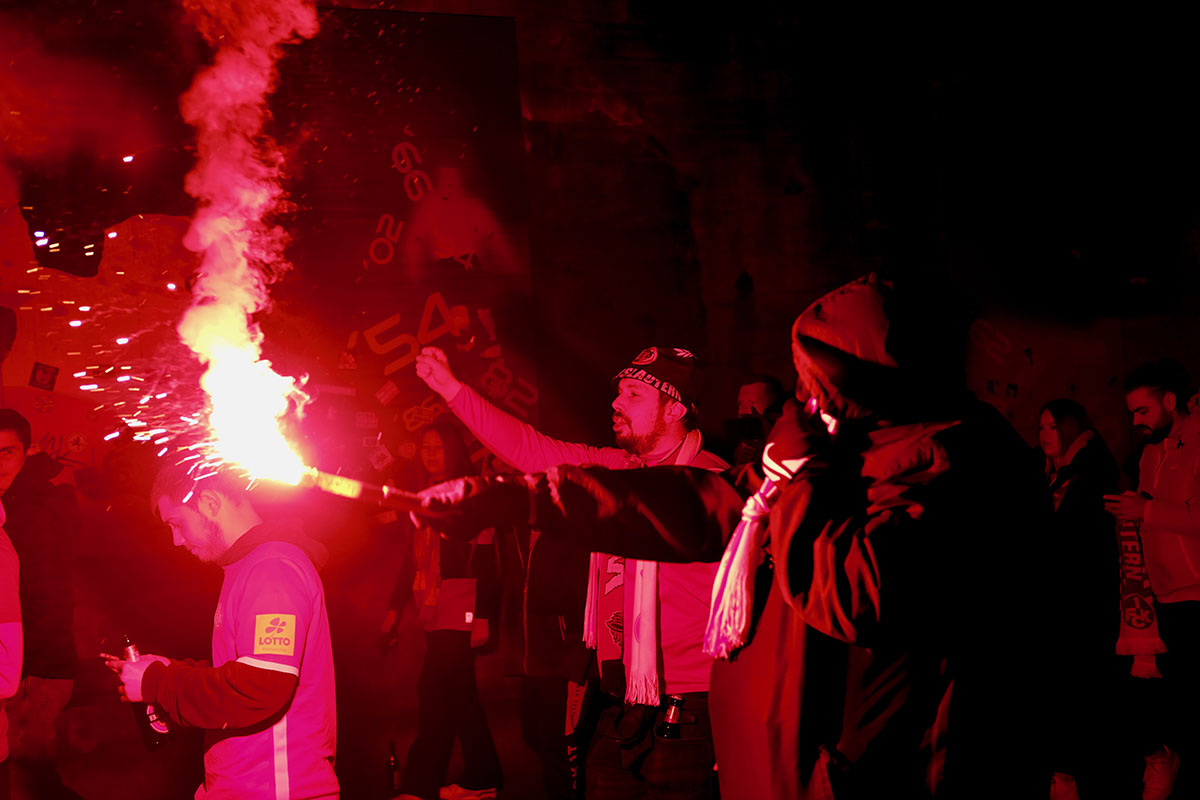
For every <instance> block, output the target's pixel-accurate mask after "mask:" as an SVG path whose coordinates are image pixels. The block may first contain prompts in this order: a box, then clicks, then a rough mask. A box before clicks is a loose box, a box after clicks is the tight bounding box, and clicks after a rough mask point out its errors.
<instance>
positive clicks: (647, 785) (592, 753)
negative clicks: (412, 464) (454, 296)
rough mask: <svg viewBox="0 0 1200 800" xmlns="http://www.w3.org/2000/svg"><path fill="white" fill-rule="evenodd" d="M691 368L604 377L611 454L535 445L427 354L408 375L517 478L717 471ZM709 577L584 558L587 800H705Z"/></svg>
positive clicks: (522, 428)
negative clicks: (594, 684) (591, 678)
mask: <svg viewBox="0 0 1200 800" xmlns="http://www.w3.org/2000/svg"><path fill="white" fill-rule="evenodd" d="M697 366H698V362H697V359H696V357H695V356H694V355H693V354H692V353H690V352H688V351H687V350H684V349H682V348H677V347H647V348H646V349H644V350H642V351H641V353H639V354H638V356H637V357H636V358H634V359H633V362H632V363H631V364H630V365H629V366H628V367H626V368H625V369H623V370H621V371H620V372H618V373H617V374H616V376H614V377H613V383H614V385H615V386H616V390H617V396H616V398H615V399H614V400H613V403H612V408H613V415H612V425H613V433H614V435H615V437H616V441H617V444H618V445H620V447H616V448H614V447H593V446H590V445H585V444H576V443H572V442H563V441H559V440H557V439H552V438H550V437H548V436H545V435H543V434H541V433H539V432H538V431H536V430H534V429H533V427H531V426H530V425H527V424H525V423H524V422H521V421H520V420H517V419H515V418H514V417H512V416H510V415H508V414H506V413H505V412H503V411H501V410H500V409H498V408H496V407H495V406H494V405H492V404H491V403H489V402H487V401H486V400H484V399H483V398H482V397H480V396H479V394H478V393H476V392H475V391H474V390H473V389H471V388H470V387H469V386H466V385H464V384H463V383H461V382H460V381H459V380H458V379H457V378H455V377H454V374H453V372H451V370H450V366H449V363H448V362H447V360H446V355H445V353H443V352H442V351H441V350H439V349H437V348H433V347H427V348H425V349H424V350H422V352H421V354H420V355H419V356H418V357H417V365H416V369H417V375H418V376H419V377H420V378H421V379H423V380H424V381H425V382H426V383H427V384H428V385H429V386H430V388H432V389H433V390H434V391H436V392H437V393H438V394H440V395H441V396H442V397H443V399H445V401H446V405H447V406H448V407H449V409H450V410H451V411H452V412H453V413H454V414H455V415H456V416H457V417H458V418H459V419H460V420H462V422H463V423H464V424H465V425H466V426H467V427H468V428H469V429H470V430H471V432H472V433H473V434H475V436H476V437H478V439H479V440H480V441H481V442H483V444H484V445H485V446H487V448H488V449H490V450H491V451H492V452H493V453H495V454H496V455H497V456H499V457H500V458H502V459H503V460H504V461H506V462H508V463H509V464H511V465H512V466H514V467H516V468H517V469H519V470H521V471H522V472H538V471H543V470H547V469H550V468H552V467H555V466H558V465H559V464H574V465H597V466H603V467H608V468H610V469H632V468H637V467H643V466H655V465H678V466H691V467H699V468H703V469H707V470H717V471H719V470H723V469H726V468H728V466H729V465H728V464H726V463H725V462H724V461H722V460H721V459H720V458H718V457H717V456H715V455H713V454H712V453H710V452H708V451H706V450H704V449H703V447H704V440H703V438H702V437H701V435H700V431H699V430H698V428H697V426H696V405H695V398H696V370H697ZM715 575H716V565H715V564H711V563H708V564H659V563H656V562H654V561H647V560H639V559H632V558H631V559H625V558H623V557H621V556H616V555H608V554H604V553H597V552H593V553H592V554H591V564H590V569H589V579H588V586H587V594H586V602H585V611H584V640H585V642H586V643H587V644H588V646H589V647H593V648H595V649H596V654H597V659H598V662H599V666H600V686H601V688H602V689H603V691H600V692H596V693H595V695H594V696H595V697H596V702H597V703H598V704H599V706H600V707H599V709H598V713H599V722H598V724H597V729H596V733H595V736H594V737H593V739H592V742H591V745H590V746H589V748H588V753H587V758H586V761H585V774H586V783H587V796H588V797H589V798H599V799H600V800H604V799H605V798H619V799H620V800H632V799H633V798H647V799H648V800H649V799H651V798H659V797H668V796H669V797H671V798H673V799H675V800H685V799H686V798H697V800H700V799H701V798H708V797H711V793H712V789H713V784H714V782H715V778H714V771H713V770H714V766H715V760H714V755H713V746H712V728H711V725H710V723H709V719H708V687H709V675H710V672H711V670H712V658H711V657H709V656H708V655H706V654H705V653H704V652H703V650H702V647H701V645H702V637H703V633H704V626H705V624H706V621H707V618H708V604H709V598H710V597H711V594H712V583H713V577H714V576H715ZM583 588H584V587H582V586H581V587H579V590H580V591H583ZM626 623H628V624H626ZM626 632H629V633H630V635H629V636H625V633H626ZM673 703H676V704H677V703H682V711H681V712H680V717H679V721H680V723H681V724H680V726H679V737H678V738H670V739H667V738H660V737H657V736H655V735H654V728H655V727H656V724H657V722H658V721H659V720H660V719H661V718H662V717H663V715H664V714H665V713H666V709H668V708H669V707H671V705H672V704H673Z"/></svg>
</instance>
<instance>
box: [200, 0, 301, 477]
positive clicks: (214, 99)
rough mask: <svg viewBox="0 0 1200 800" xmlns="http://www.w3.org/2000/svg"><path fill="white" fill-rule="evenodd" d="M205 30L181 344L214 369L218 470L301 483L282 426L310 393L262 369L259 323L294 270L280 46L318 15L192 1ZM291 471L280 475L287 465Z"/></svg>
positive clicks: (289, 5)
mask: <svg viewBox="0 0 1200 800" xmlns="http://www.w3.org/2000/svg"><path fill="white" fill-rule="evenodd" d="M184 7H185V10H186V11H187V13H188V16H189V18H190V19H191V21H192V22H193V23H194V24H195V25H196V27H197V29H198V30H199V31H200V32H201V33H202V34H203V35H204V36H205V38H206V39H208V41H209V43H210V44H212V45H213V46H214V47H215V48H217V52H216V56H215V58H214V60H213V63H212V65H211V66H210V67H208V68H207V69H205V70H204V71H203V72H201V73H200V74H199V75H198V76H197V77H196V80H195V82H194V83H193V84H192V86H191V88H190V89H188V91H187V92H186V93H185V94H184V95H183V97H182V98H181V100H180V108H181V109H182V112H183V116H184V119H186V120H187V122H188V123H189V124H191V125H193V126H194V127H195V128H196V130H197V155H198V160H197V163H196V166H195V168H194V169H193V170H192V172H191V173H190V174H189V175H188V176H187V181H186V189H187V191H188V193H189V194H191V195H192V196H194V197H195V198H196V199H197V200H198V201H199V203H198V208H197V211H196V215H195V217H194V219H193V221H192V225H191V228H190V229H189V230H188V232H187V235H186V237H185V239H184V244H185V245H186V246H187V247H188V248H189V249H192V250H195V251H197V252H200V253H202V254H203V260H202V264H201V267H200V273H199V276H198V279H197V281H196V283H195V285H194V287H193V295H194V300H193V304H192V306H191V307H190V308H189V309H188V310H187V312H186V313H185V314H184V316H183V319H182V320H181V321H180V323H179V327H178V330H179V336H180V338H181V339H182V340H183V342H184V343H185V344H187V345H188V347H190V348H191V349H192V350H193V351H194V352H195V353H196V355H197V357H198V358H199V359H200V360H201V362H202V363H204V364H206V365H207V367H208V369H207V372H206V373H205V375H204V378H203V379H202V381H201V385H202V386H203V387H204V389H205V391H206V392H207V393H208V394H209V397H210V401H211V410H210V415H209V425H210V427H211V428H212V429H213V433H214V435H215V438H216V442H217V444H216V450H217V454H218V455H219V456H220V458H221V460H224V461H231V462H237V463H238V464H240V465H241V466H243V467H244V468H246V469H247V471H248V472H249V473H250V474H251V475H254V476H256V477H279V478H282V479H285V480H291V479H293V478H297V479H298V477H299V476H298V475H294V474H293V473H294V470H295V469H298V468H299V461H298V459H295V457H294V456H292V459H288V458H287V454H288V453H289V452H290V451H289V450H288V448H287V445H286V442H285V441H284V440H283V438H282V435H280V434H279V432H278V424H277V423H278V420H279V419H280V418H281V417H282V416H283V415H284V414H286V413H287V412H288V410H289V407H290V406H289V402H290V403H292V404H300V405H302V403H303V401H304V399H305V398H304V396H303V392H302V391H301V390H300V388H299V387H298V386H297V385H296V383H295V382H294V381H293V380H292V379H291V378H287V377H283V376H280V375H277V374H276V373H275V372H274V371H273V370H271V368H270V364H269V363H268V362H265V361H262V360H261V359H260V355H261V352H262V349H261V345H262V333H261V331H260V330H259V327H258V325H257V324H256V323H255V322H254V320H253V318H252V317H253V315H254V314H255V313H257V312H259V311H262V310H264V309H265V308H267V306H268V303H269V297H268V293H267V288H268V286H269V284H270V283H271V282H272V281H273V280H274V279H275V278H276V277H278V276H279V275H280V274H282V273H283V272H284V271H286V270H287V269H288V266H289V265H288V264H287V261H286V260H285V257H284V247H285V245H286V244H287V240H288V237H287V234H286V232H285V231H284V230H283V228H281V227H280V226H279V225H278V224H277V222H276V220H275V215H276V213H277V212H278V210H279V207H280V203H281V201H282V199H283V190H282V188H281V186H280V171H281V168H282V166H283V163H282V155H281V153H280V150H279V148H278V147H277V145H276V143H275V142H274V140H273V139H272V138H271V137H270V136H269V135H267V134H266V133H264V126H265V124H266V123H267V121H268V116H269V111H268V109H267V105H266V100H267V97H268V96H269V95H270V93H271V92H272V91H273V90H274V88H275V84H276V81H277V80H278V73H277V70H276V62H277V61H278V60H279V58H280V56H281V55H282V53H283V45H285V44H288V43H291V42H295V41H298V40H299V39H301V38H307V37H311V36H313V35H314V34H315V33H316V32H317V14H316V10H315V8H314V7H313V4H312V3H311V2H308V0H290V1H289V0H272V1H271V2H262V1H261V0H240V1H239V0H235V1H234V2H228V0H199V1H196V0H185V3H184ZM292 460H294V462H295V463H294V464H291V465H290V466H288V467H285V468H283V471H284V473H286V474H279V473H277V469H278V468H279V462H280V461H285V462H289V463H290V462H291V461H292Z"/></svg>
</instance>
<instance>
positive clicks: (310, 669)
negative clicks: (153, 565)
mask: <svg viewBox="0 0 1200 800" xmlns="http://www.w3.org/2000/svg"><path fill="white" fill-rule="evenodd" d="M151 498H152V503H153V505H154V508H155V509H156V510H157V512H158V514H159V516H160V517H161V518H162V520H163V522H165V523H167V525H168V526H170V528H171V533H172V536H173V538H174V542H175V545H176V546H178V547H183V548H185V549H186V550H188V552H190V553H191V554H192V555H194V556H195V557H196V558H198V559H200V560H201V561H204V562H206V563H210V564H216V565H217V566H219V567H221V569H222V570H224V572H225V578H224V582H223V583H222V586H221V595H220V598H219V599H218V601H217V609H216V613H215V614H214V616H213V647H212V666H207V665H203V666H202V665H198V664H193V663H188V662H184V661H174V660H171V659H167V658H163V657H162V656H157V655H146V654H143V655H142V657H141V659H139V660H138V661H122V660H120V659H117V658H115V657H112V656H108V657H107V658H108V661H107V663H108V666H109V668H110V669H113V670H114V671H116V672H118V673H119V674H120V678H121V687H120V688H121V693H122V695H123V696H124V697H125V698H126V699H127V700H129V701H130V702H146V703H153V704H154V705H155V707H156V708H157V709H158V710H159V711H160V712H161V713H165V714H166V716H167V718H168V720H169V721H170V723H172V724H175V725H184V726H189V727H194V728H203V729H204V731H205V751H204V772H205V776H204V783H203V784H202V785H201V786H200V787H199V788H198V789H197V790H196V795H195V796H196V797H197V798H206V799H207V800H216V798H239V799H240V800H244V799H245V798H264V800H265V799H266V798H270V799H271V800H274V799H275V798H280V797H287V798H293V800H299V799H300V798H331V797H337V796H338V782H337V778H336V777H335V776H334V771H333V761H334V754H335V749H336V748H335V745H336V742H337V712H336V702H335V694H334V676H333V650H332V647H331V644H330V638H329V619H328V616H327V615H326V610H325V590H324V587H323V586H322V584H321V578H320V577H319V576H318V574H317V570H318V569H319V568H320V567H321V566H322V565H323V564H324V562H325V560H326V558H327V555H328V554H327V552H326V550H325V547H324V546H323V545H321V544H320V543H319V542H316V541H313V540H311V539H307V538H305V537H303V536H300V535H297V534H296V533H294V532H293V531H291V530H289V529H287V528H285V527H283V526H278V525H274V524H272V523H269V522H264V521H263V519H262V518H261V517H260V516H259V514H258V512H257V511H256V510H255V508H254V505H253V503H252V502H251V500H250V497H249V495H248V494H247V493H246V492H245V490H244V489H243V488H242V484H241V482H240V481H238V480H237V479H236V478H233V477H231V476H229V475H227V474H226V473H224V472H217V473H214V474H210V475H207V476H204V477H202V478H200V479H199V480H195V479H193V478H192V477H191V475H190V474H189V473H188V471H187V469H186V468H184V467H180V466H171V467H168V468H166V469H164V470H162V471H161V472H160V473H159V474H158V476H157V478H156V479H155V481H154V487H153V490H152V492H151Z"/></svg>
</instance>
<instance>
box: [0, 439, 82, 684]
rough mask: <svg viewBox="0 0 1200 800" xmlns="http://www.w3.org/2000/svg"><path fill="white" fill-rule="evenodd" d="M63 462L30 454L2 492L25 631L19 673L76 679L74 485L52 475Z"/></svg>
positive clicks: (76, 511)
mask: <svg viewBox="0 0 1200 800" xmlns="http://www.w3.org/2000/svg"><path fill="white" fill-rule="evenodd" d="M60 471H62V465H61V464H59V463H58V462H57V461H55V460H54V459H52V458H50V457H49V456H48V455H46V454H45V453H36V454H34V455H32V456H30V457H29V459H28V460H26V462H25V466H24V467H22V468H21V471H20V472H19V473H18V474H17V477H16V478H14V479H13V482H12V485H11V486H10V487H9V488H8V491H6V492H5V493H4V497H3V502H4V510H5V511H6V512H7V513H8V519H7V521H6V522H5V523H4V530H5V531H6V532H7V533H8V538H9V539H11V540H12V543H13V548H14V549H15V550H16V551H17V556H18V558H20V560H21V617H22V622H23V624H24V631H25V663H24V667H23V669H22V675H33V676H36V677H39V678H74V677H75V672H76V667H77V663H76V662H77V657H76V653H75V634H74V630H73V626H74V617H75V588H74V580H73V577H72V572H73V570H74V568H75V540H76V538H77V536H78V535H79V506H78V504H77V503H76V501H75V489H74V487H72V486H69V485H65V484H64V485H57V486H56V485H54V484H52V483H50V479H51V478H53V477H54V476H55V475H57V474H58V473H59V472H60Z"/></svg>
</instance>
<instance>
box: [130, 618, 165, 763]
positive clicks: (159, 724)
mask: <svg viewBox="0 0 1200 800" xmlns="http://www.w3.org/2000/svg"><path fill="white" fill-rule="evenodd" d="M121 646H122V647H123V648H124V649H125V660H126V661H137V660H138V659H139V658H141V656H142V654H141V653H139V652H138V648H137V645H136V644H134V643H133V642H132V641H131V640H130V638H129V636H128V635H126V636H125V637H124V639H123V640H122V642H121ZM132 705H133V718H134V720H135V721H136V722H137V726H138V731H139V732H140V733H141V734H142V742H143V744H145V745H146V749H147V750H159V749H161V748H162V747H164V746H166V744H167V734H168V732H169V730H168V728H167V720H166V717H163V716H162V715H161V714H159V713H158V711H157V709H155V708H154V706H153V705H152V704H151V703H132Z"/></svg>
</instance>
